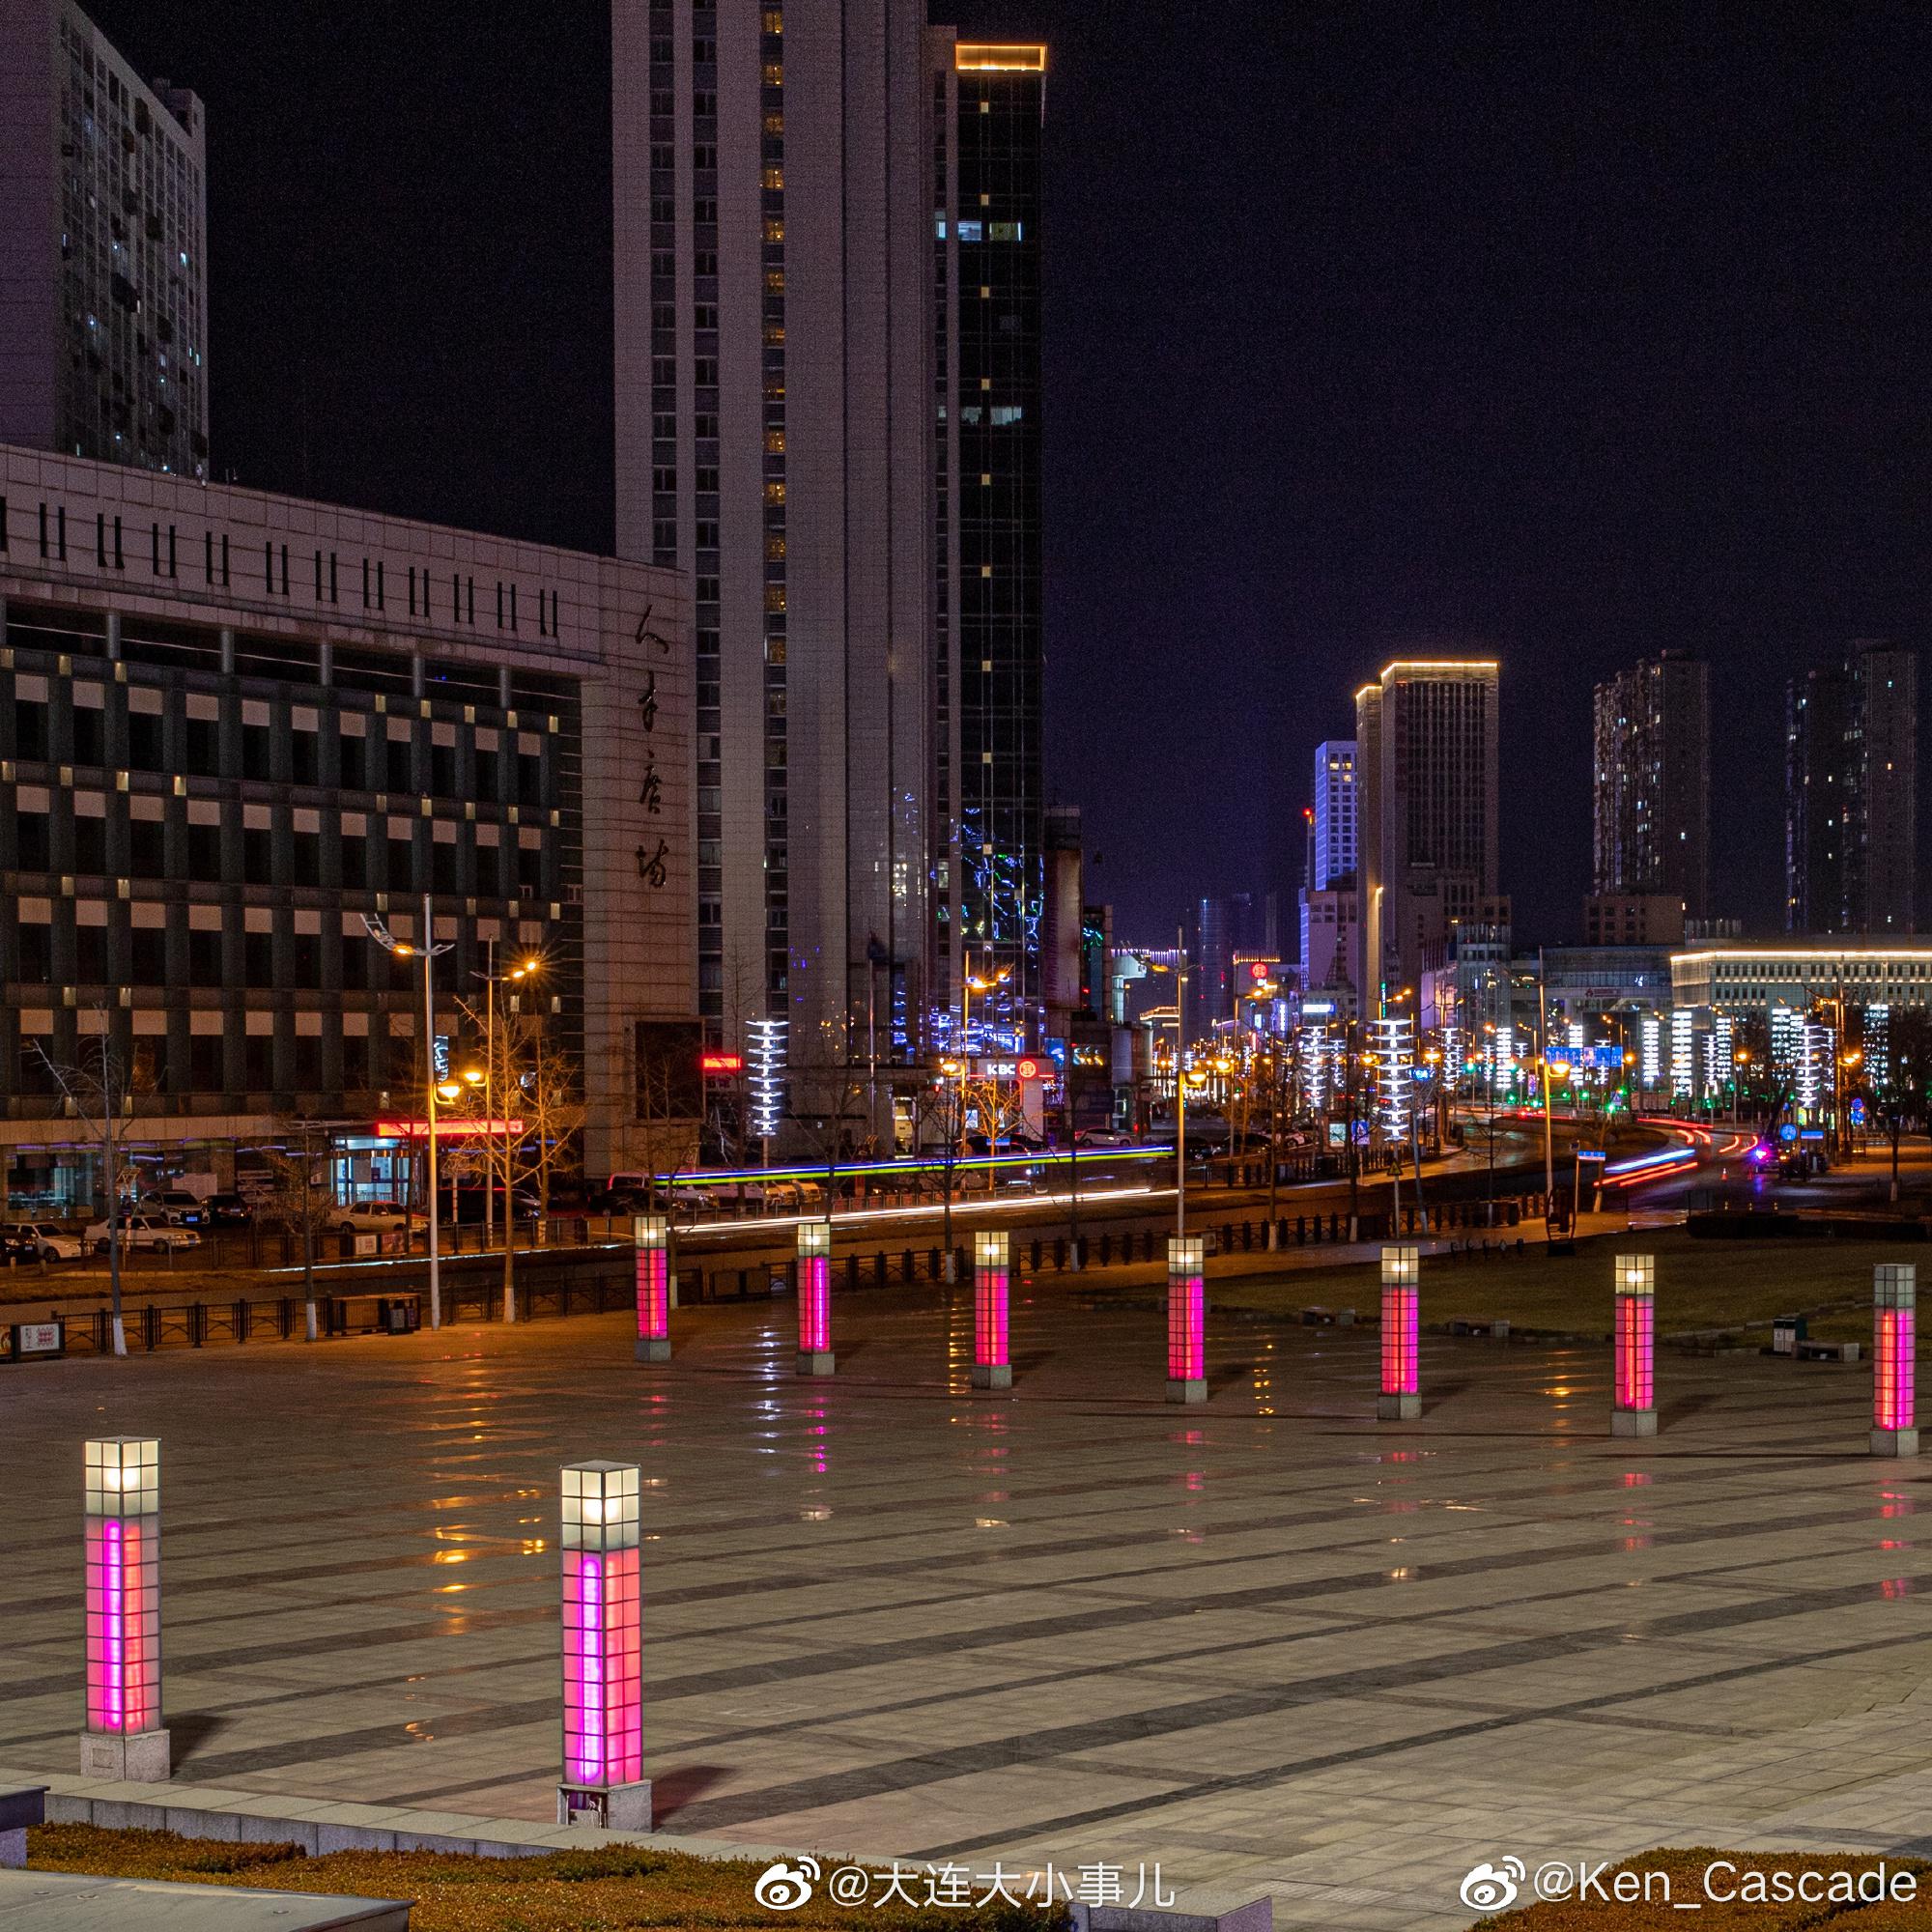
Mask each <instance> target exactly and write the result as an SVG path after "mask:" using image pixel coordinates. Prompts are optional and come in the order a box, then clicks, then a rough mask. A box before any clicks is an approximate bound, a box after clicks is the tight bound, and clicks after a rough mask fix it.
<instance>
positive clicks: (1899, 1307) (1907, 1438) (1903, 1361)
mask: <svg viewBox="0 0 1932 1932" xmlns="http://www.w3.org/2000/svg"><path fill="white" fill-rule="evenodd" d="M1917 1346H1918V1268H1917V1267H1916V1266H1915V1265H1914V1264H1912V1263H1911V1262H1882V1263H1881V1264H1879V1265H1878V1266H1877V1267H1875V1268H1873V1269H1872V1429H1871V1452H1872V1454H1873V1455H1874V1456H1916V1455H1918V1370H1917V1368H1916V1366H1915V1364H1914V1360H1913V1351H1914V1350H1915V1349H1916V1348H1917Z"/></svg>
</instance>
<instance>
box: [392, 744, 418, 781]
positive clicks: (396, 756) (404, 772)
mask: <svg viewBox="0 0 1932 1932" xmlns="http://www.w3.org/2000/svg"><path fill="white" fill-rule="evenodd" d="M388 745H389V764H388V770H389V779H388V788H389V790H391V791H408V790H409V788H410V786H411V784H412V782H413V781H412V779H411V777H410V741H409V740H408V739H407V738H391V739H390V740H389V741H388Z"/></svg>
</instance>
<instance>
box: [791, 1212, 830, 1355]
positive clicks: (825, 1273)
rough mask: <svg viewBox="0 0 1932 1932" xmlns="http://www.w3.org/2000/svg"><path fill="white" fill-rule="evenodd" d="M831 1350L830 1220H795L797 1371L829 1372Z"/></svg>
mask: <svg viewBox="0 0 1932 1932" xmlns="http://www.w3.org/2000/svg"><path fill="white" fill-rule="evenodd" d="M837 1367H838V1362H837V1360H836V1358H835V1357H834V1355H833V1353H832V1223H831V1222H830V1221H801V1222H800V1223H799V1224H798V1372H799V1374H800V1375H802V1376H829V1375H831V1374H832V1372H833V1371H834V1370H835V1369H836V1368H837Z"/></svg>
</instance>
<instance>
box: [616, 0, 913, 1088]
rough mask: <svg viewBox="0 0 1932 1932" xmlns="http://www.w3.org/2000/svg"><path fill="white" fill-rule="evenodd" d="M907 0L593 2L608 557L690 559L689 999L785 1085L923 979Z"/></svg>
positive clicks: (836, 1051)
mask: <svg viewBox="0 0 1932 1932" xmlns="http://www.w3.org/2000/svg"><path fill="white" fill-rule="evenodd" d="M923 12H924V10H923V7H922V6H921V5H920V4H918V0H867V4H861V0H765V4H763V5H761V6H758V7H713V6H710V5H705V4H700V0H665V3H664V4H660V0H615V4H614V5H613V7H612V10H611V18H612V29H611V51H612V89H613V104H612V122H613V158H614V178H613V181H614V200H615V250H616V253H615V291H616V502H617V550H618V554H620V555H623V556H626V557H637V558H639V559H642V560H644V561H648V562H655V563H660V564H665V563H668V564H675V565H677V566H678V567H679V568H681V569H683V570H685V571H687V572H689V573H690V574H691V576H692V578H693V579H694V588H695V590H696V620H695V622H696V661H697V706H698V708H697V758H698V763H697V838H698V846H697V850H698V946H699V951H698V987H699V1001H700V1006H701V1010H702V1012H703V1013H704V1015H705V1017H706V1019H707V1021H708V1023H709V1025H710V1026H711V1028H712V1029H713V1030H714V1032H715V1033H716V1034H717V1035H718V1036H719V1037H725V1038H728V1039H731V1040H733V1041H736V1040H737V1039H738V1038H739V1037H741V1035H742V1027H743V1023H744V1022H745V1021H747V1020H748V1019H752V1018H756V1017H759V1016H763V1015H766V1014H769V1015H771V1016H773V1017H781V1018H787V1019H789V1021H790V1022H791V1025H790V1031H789V1047H788V1051H789V1056H790V1063H791V1066H792V1068H793V1076H794V1093H795V1094H796V1093H797V1091H798V1085H797V1083H798V1079H799V1077H800V1076H801V1075H802V1074H804V1073H806V1072H807V1070H809V1069H810V1068H813V1067H821V1068H822V1067H828V1066H830V1065H837V1064H839V1063H842V1062H844V1061H846V1060H847V1059H848V1058H849V1057H850V1056H852V1055H853V1054H854V1053H855V1052H856V1053H857V1054H858V1055H860V1056H863V1054H864V1052H865V1046H866V1031H867V1010H868V1006H869V1008H870V1009H871V1010H872V1011H873V1012H875V1013H876V1014H882V1015H885V1016H886V1020H885V1022H884V1023H882V1024H881V1026H880V1029H879V1032H880V1041H881V1047H880V1050H881V1053H882V1055H884V1054H886V1053H888V1052H889V1051H890V1050H891V1049H892V1048H894V1047H902V1046H910V1045H914V1044H916V1043H917V1041H918V1036H919V1032H920V1027H921V1023H922V1019H923V1011H924V1006H925V1001H926V998H927V978H928V976H927V973H926V955H927V949H928V945H929V940H930V934H931V929H932V921H931V915H930V910H929V907H928V902H927V887H928V875H929V871H930V867H931V838H932V830H931V825H930V822H929V810H930V792H931V787H932V782H933V772H934V765H935V758H934V746H933V741H932V719H933V715H934V705H935V700H936V692H935V676H934V668H935V665H934V652H933V644H932V639H933V592H932V585H933V554H932V549H933V533H932V446H933V442H932V421H931V418H932V412H933V395H932V376H931V359H932V289H931V277H932V240H931V238H932V211H931V205H930V183H931V175H932V167H931V158H930V155H929V152H928V141H929V118H930V117H929V112H928V107H927V102H926V98H925V80H926V71H925V64H924V32H925V29H924V19H923ZM639 621H640V622H641V621H643V613H641V612H640V613H639ZM805 1104H806V1105H808V1106H809V1105H810V1102H809V1101H808V1102H806V1103H805Z"/></svg>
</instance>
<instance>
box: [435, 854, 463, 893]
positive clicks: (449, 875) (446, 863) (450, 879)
mask: <svg viewBox="0 0 1932 1932" xmlns="http://www.w3.org/2000/svg"><path fill="white" fill-rule="evenodd" d="M429 856H430V867H429V869H430V880H431V885H430V890H431V891H432V892H437V893H454V892H456V891H457V890H458V886H457V882H456V847H455V846H454V845H453V844H435V845H432V846H431V847H430V855H429Z"/></svg>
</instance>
